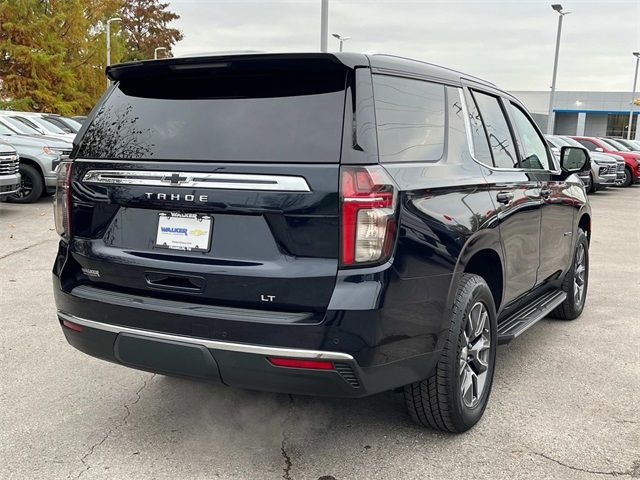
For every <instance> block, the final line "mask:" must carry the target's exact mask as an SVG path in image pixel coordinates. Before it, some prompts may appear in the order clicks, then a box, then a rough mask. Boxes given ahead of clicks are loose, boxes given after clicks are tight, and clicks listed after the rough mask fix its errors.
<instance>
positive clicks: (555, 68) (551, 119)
mask: <svg viewBox="0 0 640 480" xmlns="http://www.w3.org/2000/svg"><path fill="white" fill-rule="evenodd" d="M551 8H553V9H554V10H555V11H556V12H558V14H559V15H558V34H557V35H556V55H555V58H554V59H553V79H552V81H551V95H549V118H548V119H547V133H548V134H549V135H553V124H554V120H555V118H554V116H553V102H554V100H555V98H554V97H555V95H556V76H557V74H558V56H559V55H560V36H561V35H562V18H563V17H564V16H565V15H568V14H570V13H571V12H563V11H562V5H560V4H559V3H554V4H553V5H551Z"/></svg>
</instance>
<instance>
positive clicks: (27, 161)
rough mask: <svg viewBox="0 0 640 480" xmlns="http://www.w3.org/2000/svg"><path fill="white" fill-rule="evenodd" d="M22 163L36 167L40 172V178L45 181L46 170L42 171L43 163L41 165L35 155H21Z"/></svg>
mask: <svg viewBox="0 0 640 480" xmlns="http://www.w3.org/2000/svg"><path fill="white" fill-rule="evenodd" d="M20 163H21V164H24V165H30V166H32V167H34V168H35V169H36V170H37V171H38V173H39V174H40V178H42V181H43V182H44V172H43V171H42V165H40V163H39V162H38V161H37V160H36V159H34V158H33V157H29V156H24V155H20Z"/></svg>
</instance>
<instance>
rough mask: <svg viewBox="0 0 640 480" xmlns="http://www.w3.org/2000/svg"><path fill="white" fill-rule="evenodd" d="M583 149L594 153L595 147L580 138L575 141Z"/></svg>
mask: <svg viewBox="0 0 640 480" xmlns="http://www.w3.org/2000/svg"><path fill="white" fill-rule="evenodd" d="M576 140H577V141H578V142H579V143H580V144H581V145H582V146H583V147H584V148H586V149H587V150H589V151H591V152H595V150H596V147H597V145H596V144H595V143H593V142H590V141H589V140H582V139H581V138H578V139H576Z"/></svg>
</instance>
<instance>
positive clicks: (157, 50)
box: [153, 47, 167, 60]
mask: <svg viewBox="0 0 640 480" xmlns="http://www.w3.org/2000/svg"><path fill="white" fill-rule="evenodd" d="M166 49H167V47H156V48H154V49H153V59H154V60H157V59H158V52H159V51H160V50H166Z"/></svg>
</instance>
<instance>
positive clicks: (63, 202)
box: [53, 161, 73, 238]
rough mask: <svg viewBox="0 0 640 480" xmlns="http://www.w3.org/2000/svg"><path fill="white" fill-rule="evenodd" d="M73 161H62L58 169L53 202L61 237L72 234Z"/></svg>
mask: <svg viewBox="0 0 640 480" xmlns="http://www.w3.org/2000/svg"><path fill="white" fill-rule="evenodd" d="M72 169H73V163H72V162H70V161H64V162H60V164H59V165H58V169H57V180H56V194H55V197H54V203H53V217H54V219H55V223H56V231H57V232H58V235H60V236H61V237H67V238H69V237H70V236H71V171H72Z"/></svg>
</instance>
